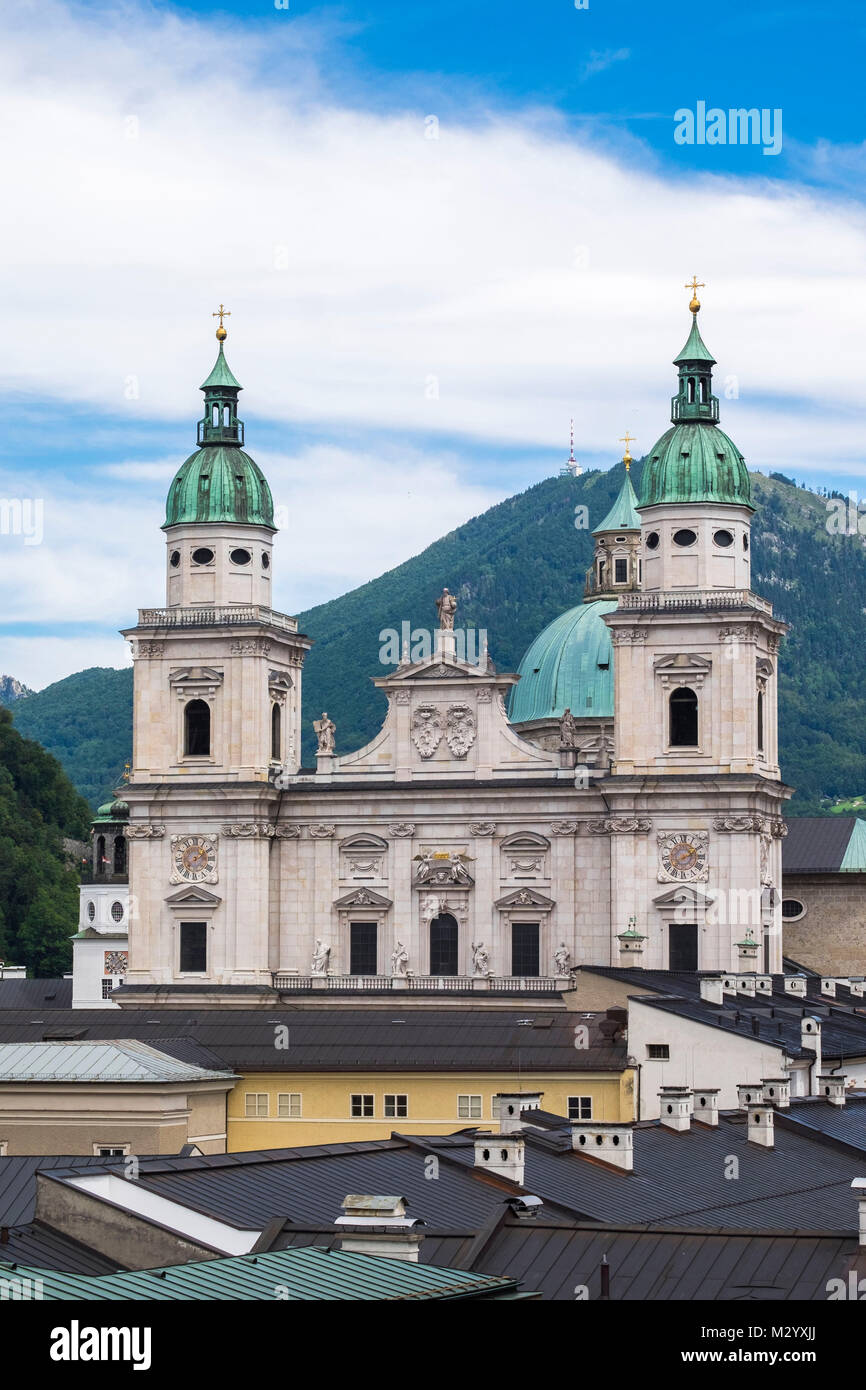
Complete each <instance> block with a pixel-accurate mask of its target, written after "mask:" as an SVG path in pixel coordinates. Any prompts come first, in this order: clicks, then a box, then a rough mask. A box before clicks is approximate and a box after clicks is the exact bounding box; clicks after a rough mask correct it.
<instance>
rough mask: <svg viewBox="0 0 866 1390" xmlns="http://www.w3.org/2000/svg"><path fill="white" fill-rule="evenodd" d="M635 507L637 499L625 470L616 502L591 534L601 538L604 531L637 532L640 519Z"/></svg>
mask: <svg viewBox="0 0 866 1390" xmlns="http://www.w3.org/2000/svg"><path fill="white" fill-rule="evenodd" d="M636 506H637V497H636V495H635V490H634V488H633V487H632V485H631V478H630V477H629V475H628V471H627V470H626V475H625V477H624V478H623V480H622V487H621V488H620V490H619V492H618V494H617V497H616V501H615V502H614V504H613V506H612V507H611V509H610V511H609V512H608V514H607V516H606V517H605V519H604V521H602V522H601V523H600V525H598V526H596V527H595V528H594V530H593V533H592V534H593V535H594V536H601V535H602V534H603V533H604V532H605V531H639V530H640V517H639V516H638V514H637V512H636V511H635V507H636Z"/></svg>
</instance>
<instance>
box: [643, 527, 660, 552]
mask: <svg viewBox="0 0 866 1390" xmlns="http://www.w3.org/2000/svg"><path fill="white" fill-rule="evenodd" d="M646 548H647V550H658V548H659V533H658V531H650V533H649V535H648V536H647V538H646Z"/></svg>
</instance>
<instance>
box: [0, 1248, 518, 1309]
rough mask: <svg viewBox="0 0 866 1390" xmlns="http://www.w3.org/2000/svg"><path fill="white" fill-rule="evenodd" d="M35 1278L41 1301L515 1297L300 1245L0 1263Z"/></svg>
mask: <svg viewBox="0 0 866 1390" xmlns="http://www.w3.org/2000/svg"><path fill="white" fill-rule="evenodd" d="M28 1278H29V1279H30V1280H31V1281H32V1280H34V1279H39V1280H41V1289H40V1294H39V1297H40V1299H42V1300H45V1301H46V1302H68V1301H74V1300H76V1299H81V1300H84V1301H87V1302H101V1301H105V1302H109V1303H114V1302H132V1303H136V1302H147V1303H151V1302H153V1303H166V1302H175V1301H178V1300H180V1301H183V1300H187V1301H189V1302H226V1301H229V1302H250V1301H262V1302H267V1303H273V1302H274V1301H275V1300H276V1301H281V1300H288V1301H291V1302H307V1303H309V1302H315V1301H319V1300H332V1301H334V1302H386V1301H387V1302H390V1301H392V1300H399V1299H414V1300H418V1299H427V1298H444V1299H463V1298H514V1297H515V1296H517V1297H519V1296H520V1295H518V1294H517V1288H518V1285H517V1281H516V1280H515V1279H506V1278H500V1277H497V1276H493V1275H489V1274H469V1273H465V1272H464V1271H462V1270H456V1269H439V1268H437V1267H436V1266H435V1265H427V1264H413V1263H411V1262H410V1261H408V1260H397V1259H390V1258H385V1257H383V1256H381V1255H356V1254H355V1253H354V1252H349V1251H346V1250H327V1249H324V1248H323V1247H321V1246H315V1245H305V1246H300V1247H295V1248H293V1249H289V1250H271V1251H267V1252H266V1253H264V1254H261V1255H234V1256H230V1257H229V1258H227V1259H221V1260H200V1261H195V1262H191V1263H189V1264H183V1265H164V1266H162V1267H160V1268H159V1269H143V1270H133V1271H131V1272H128V1273H122V1274H105V1275H101V1276H90V1275H88V1276H84V1275H78V1274H63V1273H58V1272H55V1271H54V1270H50V1269H34V1268H27V1267H25V1266H23V1265H11V1264H2V1263H0V1279H6V1280H11V1279H20V1280H23V1279H28Z"/></svg>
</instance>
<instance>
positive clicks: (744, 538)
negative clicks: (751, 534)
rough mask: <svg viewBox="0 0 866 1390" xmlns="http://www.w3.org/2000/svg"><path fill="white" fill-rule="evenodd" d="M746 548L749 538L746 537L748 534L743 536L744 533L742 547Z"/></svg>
mask: <svg viewBox="0 0 866 1390" xmlns="http://www.w3.org/2000/svg"><path fill="white" fill-rule="evenodd" d="M748 548H749V538H748V536H745V535H744V536H743V549H744V550H748Z"/></svg>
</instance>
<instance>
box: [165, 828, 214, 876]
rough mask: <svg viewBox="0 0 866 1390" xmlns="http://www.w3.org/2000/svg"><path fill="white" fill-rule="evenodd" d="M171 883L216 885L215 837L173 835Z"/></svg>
mask: <svg viewBox="0 0 866 1390" xmlns="http://www.w3.org/2000/svg"><path fill="white" fill-rule="evenodd" d="M171 865H172V871H171V878H170V880H169V882H171V883H216V882H217V846H216V836H215V835H172V837H171Z"/></svg>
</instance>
